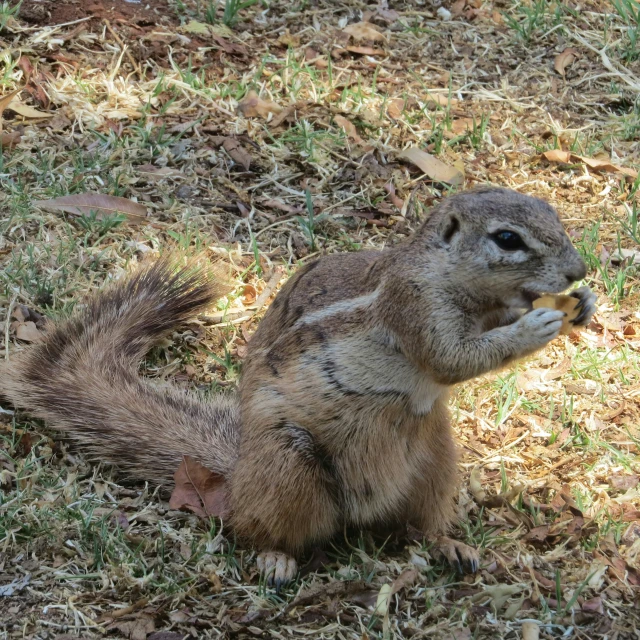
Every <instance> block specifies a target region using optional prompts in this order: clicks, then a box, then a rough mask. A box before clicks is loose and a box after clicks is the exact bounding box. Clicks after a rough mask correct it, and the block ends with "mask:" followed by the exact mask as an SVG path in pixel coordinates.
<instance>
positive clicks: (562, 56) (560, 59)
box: [553, 47, 580, 78]
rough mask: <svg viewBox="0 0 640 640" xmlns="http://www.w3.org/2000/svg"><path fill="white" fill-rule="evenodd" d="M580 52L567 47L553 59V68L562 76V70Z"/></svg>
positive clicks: (573, 60)
mask: <svg viewBox="0 0 640 640" xmlns="http://www.w3.org/2000/svg"><path fill="white" fill-rule="evenodd" d="M579 56H580V52H579V51H578V50H577V49H574V48H573V47H567V48H566V49H565V50H564V51H563V52H562V53H559V54H558V55H557V56H556V58H555V60H554V61H553V68H554V69H555V70H556V71H557V72H558V73H559V74H560V75H561V76H562V77H563V78H564V70H565V69H566V68H567V67H568V66H569V65H571V64H573V63H574V62H575V61H576V60H577V59H578V57H579Z"/></svg>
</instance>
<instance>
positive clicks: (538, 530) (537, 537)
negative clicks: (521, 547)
mask: <svg viewBox="0 0 640 640" xmlns="http://www.w3.org/2000/svg"><path fill="white" fill-rule="evenodd" d="M548 537H549V525H548V524H543V525H541V526H539V527H534V528H533V529H531V531H529V532H528V533H527V534H526V535H525V536H524V537H523V538H522V539H523V540H527V541H528V542H534V541H535V542H544V541H545V540H546V539H547V538H548Z"/></svg>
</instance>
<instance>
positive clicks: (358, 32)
mask: <svg viewBox="0 0 640 640" xmlns="http://www.w3.org/2000/svg"><path fill="white" fill-rule="evenodd" d="M343 31H344V33H346V34H348V35H350V36H351V37H352V38H353V39H354V40H370V41H372V42H384V41H385V40H386V38H385V37H384V35H383V34H382V33H380V32H379V31H378V30H377V29H376V28H375V27H374V26H373V25H372V24H371V23H370V22H356V23H355V24H350V25H347V26H346V27H345V28H344V29H343Z"/></svg>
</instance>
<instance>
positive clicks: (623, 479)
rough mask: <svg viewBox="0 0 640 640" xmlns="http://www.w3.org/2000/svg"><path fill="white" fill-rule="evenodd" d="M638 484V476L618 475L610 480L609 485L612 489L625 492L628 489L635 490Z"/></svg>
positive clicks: (639, 478)
mask: <svg viewBox="0 0 640 640" xmlns="http://www.w3.org/2000/svg"><path fill="white" fill-rule="evenodd" d="M638 482H640V477H639V476H637V475H628V476H623V475H616V476H611V477H610V478H609V485H610V486H611V487H613V488H614V489H623V490H625V491H626V490H627V489H633V487H635V486H636V485H637V484H638Z"/></svg>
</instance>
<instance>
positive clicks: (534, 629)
mask: <svg viewBox="0 0 640 640" xmlns="http://www.w3.org/2000/svg"><path fill="white" fill-rule="evenodd" d="M539 637H540V627H539V626H538V623H537V622H534V621H533V620H526V621H525V622H523V623H522V640H538V638H539Z"/></svg>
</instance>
